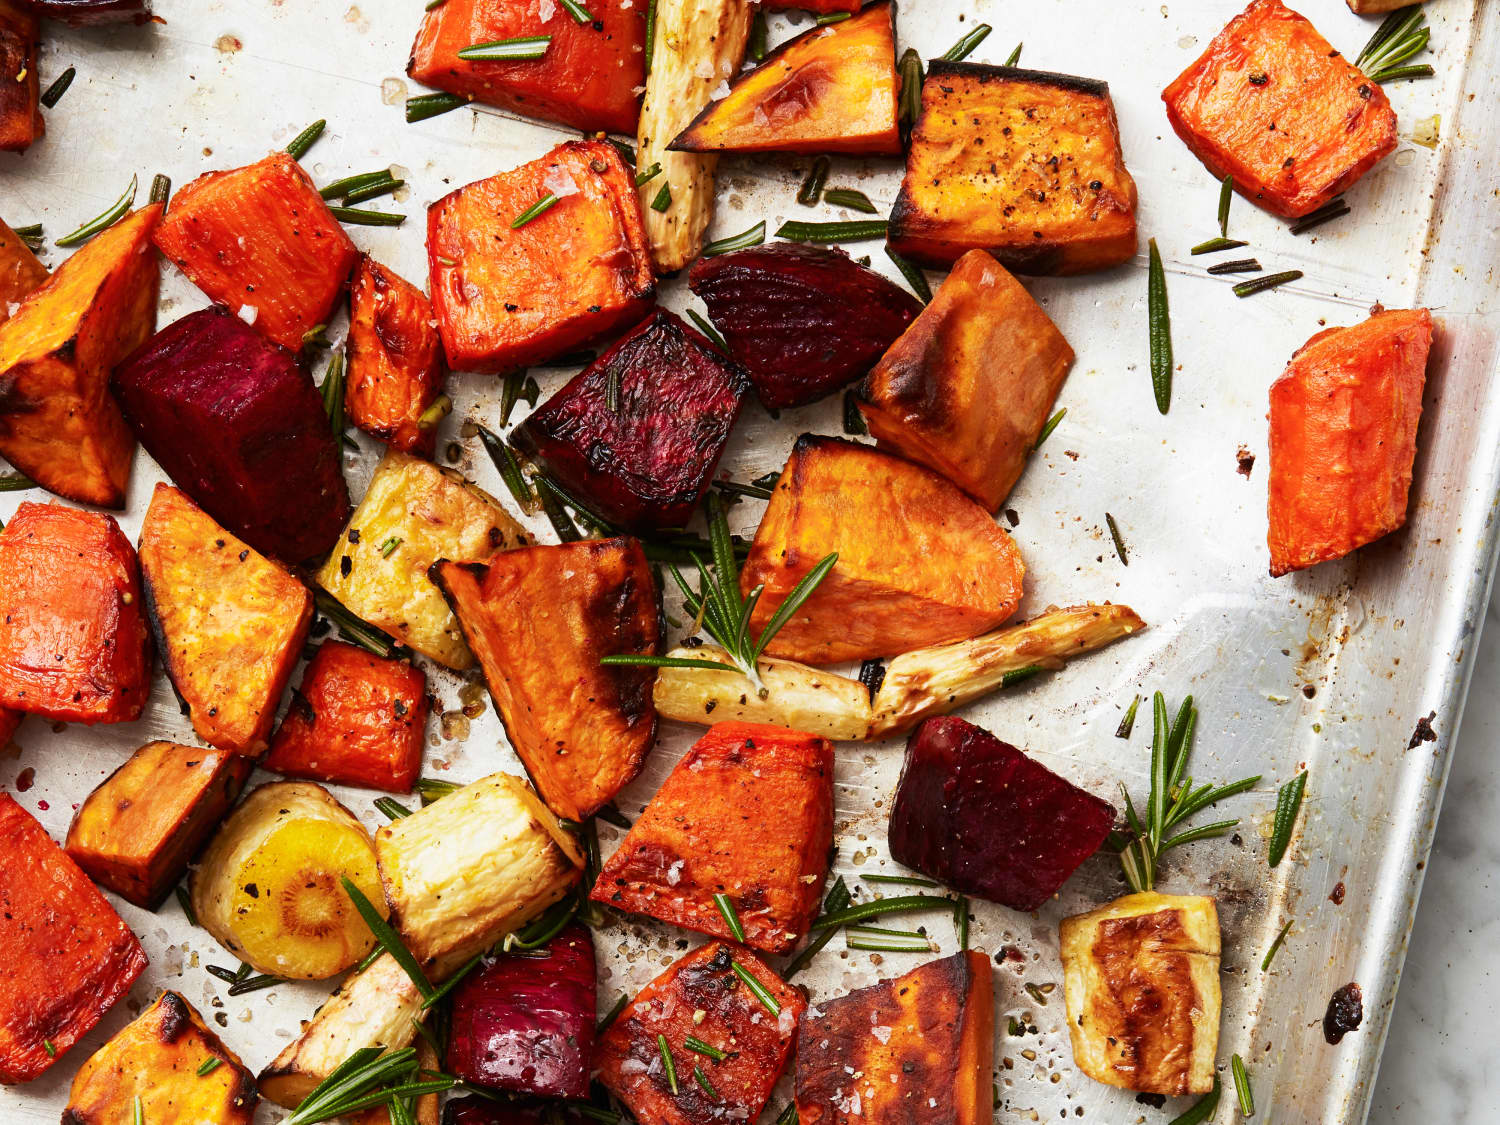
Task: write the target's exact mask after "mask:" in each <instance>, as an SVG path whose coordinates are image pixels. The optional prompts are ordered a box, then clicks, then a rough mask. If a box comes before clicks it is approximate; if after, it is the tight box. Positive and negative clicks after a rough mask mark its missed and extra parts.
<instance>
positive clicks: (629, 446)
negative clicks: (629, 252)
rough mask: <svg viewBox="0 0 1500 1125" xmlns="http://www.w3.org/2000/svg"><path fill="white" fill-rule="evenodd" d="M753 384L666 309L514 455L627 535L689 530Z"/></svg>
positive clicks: (535, 426) (604, 359)
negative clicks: (525, 459) (533, 464)
mask: <svg viewBox="0 0 1500 1125" xmlns="http://www.w3.org/2000/svg"><path fill="white" fill-rule="evenodd" d="M749 386H750V380H749V378H748V377H747V376H746V375H745V372H744V370H743V369H742V368H741V367H740V365H739V364H737V363H735V362H734V361H733V360H731V359H728V358H726V357H725V356H724V355H722V354H721V353H720V352H719V351H718V350H717V349H715V348H714V347H713V346H712V345H711V344H710V343H709V342H708V340H706V339H705V338H704V337H703V336H702V335H701V334H699V333H698V332H697V331H695V330H694V329H692V328H689V327H688V326H687V325H686V324H684V323H683V322H682V321H681V320H680V319H678V318H677V317H676V316H675V315H673V314H672V313H670V312H667V311H666V310H664V309H660V310H658V311H657V312H655V313H654V314H652V316H651V317H650V318H649V319H647V320H644V321H642V322H641V323H640V324H639V325H638V326H637V327H636V328H634V329H632V330H631V331H630V332H628V333H627V334H626V335H625V336H624V337H623V338H622V339H621V340H620V341H619V342H618V343H617V344H615V345H614V347H612V348H610V350H609V351H608V352H606V353H605V354H604V355H602V356H600V357H599V358H598V359H597V360H595V361H594V362H593V363H591V364H590V365H589V366H588V367H586V368H584V370H583V371H581V372H580V373H579V374H578V375H577V376H575V377H574V378H573V379H572V380H571V381H570V382H569V383H568V385H567V386H565V387H563V388H562V390H560V391H558V392H557V393H556V394H555V395H553V396H552V397H551V398H550V399H548V400H547V401H546V402H544V403H543V404H542V405H541V406H540V407H538V408H537V409H536V410H535V411H534V412H533V413H532V414H531V415H530V416H529V417H528V418H527V419H526V420H525V421H524V422H522V423H521V424H520V425H519V426H518V427H516V429H515V431H514V432H513V434H512V440H513V441H514V442H515V444H516V446H517V447H518V448H519V449H521V450H522V451H523V452H525V453H526V455H527V456H528V457H530V458H531V459H532V460H533V461H536V462H538V463H539V464H541V465H542V466H544V467H545V468H546V470H547V472H548V473H550V474H551V475H552V476H554V477H556V478H557V479H558V480H559V481H560V482H561V483H562V484H563V485H564V486H565V487H566V488H567V489H568V490H569V491H570V492H572V493H573V494H574V495H576V496H578V497H580V498H581V499H583V500H584V501H586V502H587V503H589V504H590V505H591V506H592V507H593V508H594V510H595V511H597V512H598V513H599V514H600V515H602V516H604V517H605V518H606V519H608V520H610V521H611V522H613V523H614V524H616V525H617V526H619V527H623V528H625V529H627V530H629V531H650V530H653V529H661V528H669V527H685V526H686V525H687V522H688V520H689V519H690V518H692V515H693V512H694V510H695V509H696V508H697V506H698V501H699V500H701V499H702V498H703V494H704V493H705V492H707V491H708V486H709V481H710V480H711V479H712V478H713V474H714V470H715V469H716V468H717V467H718V464H719V458H720V457H721V456H722V455H723V453H724V447H725V446H726V445H727V444H728V443H729V431H730V430H732V429H733V428H734V422H735V419H736V418H738V417H739V413H740V405H741V403H742V402H743V400H744V396H745V392H746V391H747V390H748V389H749Z"/></svg>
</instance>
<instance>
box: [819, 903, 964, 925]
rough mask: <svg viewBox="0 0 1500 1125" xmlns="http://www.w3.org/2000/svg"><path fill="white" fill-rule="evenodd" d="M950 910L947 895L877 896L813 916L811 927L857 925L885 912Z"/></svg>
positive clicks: (951, 906)
mask: <svg viewBox="0 0 1500 1125" xmlns="http://www.w3.org/2000/svg"><path fill="white" fill-rule="evenodd" d="M938 909H943V910H950V911H951V910H952V909H953V900H952V899H951V898H949V897H948V896H947V895H897V896H896V897H894V898H878V899H875V900H874V901H873V902H861V903H859V904H858V905H856V906H846V907H844V908H843V909H841V910H833V911H829V912H828V913H826V914H823V915H822V916H821V917H818V918H814V919H813V922H812V927H811V928H812V929H814V930H828V929H838V928H839V927H840V926H848V925H857V924H858V923H860V922H867V921H869V920H870V919H871V918H879V917H881V916H882V915H886V914H910V913H912V912H914V911H918V910H938Z"/></svg>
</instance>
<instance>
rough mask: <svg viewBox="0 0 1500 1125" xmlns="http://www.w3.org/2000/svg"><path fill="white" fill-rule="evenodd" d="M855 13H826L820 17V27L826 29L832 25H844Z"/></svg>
mask: <svg viewBox="0 0 1500 1125" xmlns="http://www.w3.org/2000/svg"><path fill="white" fill-rule="evenodd" d="M853 14H854V13H853V12H824V13H823V14H822V15H821V16H819V17H818V26H819V27H825V26H827V25H828V24H830V23H843V22H844V21H845V20H846V19H848V18H849V17H850V16H851V15H853Z"/></svg>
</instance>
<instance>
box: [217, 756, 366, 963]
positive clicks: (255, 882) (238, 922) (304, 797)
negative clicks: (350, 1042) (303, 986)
mask: <svg viewBox="0 0 1500 1125" xmlns="http://www.w3.org/2000/svg"><path fill="white" fill-rule="evenodd" d="M342 879H348V880H349V881H350V882H352V883H353V884H354V885H355V886H357V887H358V888H359V889H360V890H361V891H363V892H364V894H365V896H366V897H367V898H369V899H370V900H371V901H372V902H374V903H375V905H376V906H377V907H381V906H382V905H383V904H382V903H381V901H380V880H379V876H378V875H377V873H376V869H375V848H374V845H373V844H372V843H371V841H370V834H369V833H368V832H366V831H365V829H364V826H363V825H361V824H360V823H359V821H358V820H356V819H355V818H354V814H353V813H351V812H350V811H349V810H348V809H346V808H344V806H343V805H341V804H339V803H338V802H337V801H336V800H334V799H333V797H332V795H330V794H329V792H328V790H326V789H324V788H323V787H322V786H321V785H313V784H312V783H311V782H307V781H276V782H272V783H271V784H269V785H262V786H260V787H259V788H258V789H256V790H254V791H253V792H252V793H251V794H250V795H249V796H248V797H246V798H245V800H244V801H243V802H242V803H241V805H240V807H239V808H237V809H235V810H234V812H233V813H232V814H230V817H229V819H228V820H226V821H225V822H224V825H223V827H222V828H220V829H219V832H218V835H216V836H215V837H214V839H213V843H211V844H209V846H208V850H207V851H205V852H204V853H203V859H202V861H201V862H200V863H199V864H198V868H197V870H196V871H194V873H193V883H192V895H193V913H194V914H196V915H197V916H198V922H199V924H201V925H202V926H203V928H204V929H205V930H207V931H208V932H209V933H211V934H212V935H213V936H214V938H215V939H216V940H217V941H218V942H219V944H220V945H222V946H223V947H224V948H225V949H227V950H229V952H231V953H233V954H234V955H235V956H236V957H238V958H240V960H242V961H244V962H246V963H247V964H249V965H251V966H253V967H254V968H255V969H256V970H257V971H258V972H262V973H269V974H271V975H272V976H276V977H286V978H289V979H293V980H321V979H323V978H324V977H331V976H334V975H335V974H337V973H341V972H343V971H344V970H345V969H347V968H349V966H351V965H353V964H356V963H357V962H358V961H359V960H360V959H361V958H362V957H364V955H365V954H366V953H368V952H370V947H371V946H372V945H374V943H375V939H374V936H373V935H372V934H371V933H370V928H369V927H368V926H367V925H365V920H364V919H363V918H362V917H360V915H359V912H358V911H357V910H355V908H354V903H353V902H352V901H351V900H350V898H349V896H348V895H347V894H346V893H345V891H344V888H343V885H342V883H341V882H340V880H342ZM382 913H384V911H383V910H382Z"/></svg>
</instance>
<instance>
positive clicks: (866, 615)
mask: <svg viewBox="0 0 1500 1125" xmlns="http://www.w3.org/2000/svg"><path fill="white" fill-rule="evenodd" d="M893 535H899V536H901V540H902V541H893V539H892V536H893ZM832 552H837V553H838V556H839V560H838V563H837V564H836V565H835V566H834V568H833V570H832V571H830V572H829V574H828V576H827V577H826V578H824V579H823V581H822V583H821V584H820V585H819V586H818V588H817V589H816V590H815V591H814V592H813V594H812V596H811V597H810V598H808V599H807V601H805V602H803V603H802V606H801V607H800V608H799V609H798V610H797V612H796V613H795V614H793V615H792V618H791V620H789V621H788V622H787V623H786V625H785V626H783V627H782V629H781V631H780V632H778V633H777V634H776V636H775V637H774V638H773V639H772V641H771V644H770V646H769V648H768V649H767V651H768V652H770V653H771V654H772V655H773V656H785V657H787V658H789V659H791V660H799V661H802V662H803V663H805V664H836V663H838V662H839V661H841V660H866V659H869V658H870V657H875V656H892V655H895V654H897V653H902V652H906V651H907V650H908V649H914V648H920V647H922V646H924V645H934V644H939V643H941V642H944V641H952V640H959V639H962V638H964V637H972V636H974V635H976V634H978V633H983V632H984V631H985V630H987V629H993V628H994V627H995V626H996V625H999V624H1000V623H1001V622H1002V621H1004V620H1005V619H1006V618H1008V617H1010V615H1011V614H1012V613H1014V612H1015V611H1016V606H1017V605H1019V604H1020V601H1021V579H1022V576H1023V575H1024V574H1025V572H1026V568H1025V566H1024V565H1023V564H1022V562H1021V555H1020V552H1019V551H1017V550H1016V546H1015V544H1014V543H1013V542H1011V538H1010V536H1009V535H1007V534H1006V533H1005V532H1004V531H1002V530H1001V529H1000V528H999V527H997V526H995V522H994V521H993V520H992V519H990V517H989V516H988V515H987V514H986V513H985V511H984V509H983V508H981V507H980V506H979V505H978V504H976V503H974V501H972V500H970V499H969V498H968V497H967V496H965V495H964V494H963V493H961V492H960V491H959V490H958V489H957V488H955V487H954V486H953V485H951V484H949V483H948V482H947V481H946V480H944V479H943V478H942V477H940V476H938V475H937V474H936V473H934V472H932V471H931V470H929V469H924V468H922V467H921V466H920V465H913V464H911V463H910V462H909V461H902V460H900V459H899V458H896V457H892V456H891V455H890V454H888V453H881V452H879V451H878V450H875V449H872V448H870V447H869V446H867V445H857V444H855V443H853V442H849V441H843V440H840V439H838V438H825V437H815V436H813V435H811V434H804V435H803V436H802V437H800V438H798V439H797V444H796V446H795V447H793V449H792V455H791V457H789V458H788V459H787V463H786V468H785V469H783V470H782V473H781V479H780V480H778V481H777V482H776V489H775V492H774V493H773V495H772V497H771V501H770V503H769V504H768V505H767V506H766V512H765V515H764V516H763V517H762V518H761V521H760V527H759V528H758V529H757V530H756V532H755V542H754V543H753V544H751V547H750V556H749V558H748V559H746V560H745V565H744V569H743V570H742V572H741V574H740V587H741V590H742V592H743V593H745V594H746V595H748V594H749V593H750V591H751V590H753V589H754V588H755V587H756V586H759V585H764V586H765V591H764V592H763V593H762V595H761V598H760V601H759V602H757V603H756V606H755V612H754V614H753V615H752V616H751V624H752V626H753V627H754V628H755V629H762V628H764V627H765V625H766V623H767V622H768V621H769V620H770V619H771V616H772V615H773V614H774V613H775V612H776V610H777V608H778V607H779V606H780V605H781V603H782V602H783V601H784V600H786V597H787V595H789V594H790V593H791V592H792V590H793V589H794V588H795V587H796V585H797V583H798V582H800V581H801V580H802V578H803V576H804V575H806V574H807V573H808V571H810V570H812V569H813V567H815V566H817V565H818V563H819V562H821V561H822V560H823V558H824V557H825V556H827V555H828V554H830V553H832Z"/></svg>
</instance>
